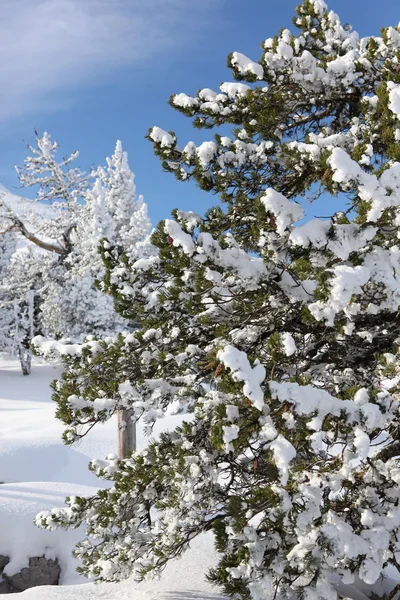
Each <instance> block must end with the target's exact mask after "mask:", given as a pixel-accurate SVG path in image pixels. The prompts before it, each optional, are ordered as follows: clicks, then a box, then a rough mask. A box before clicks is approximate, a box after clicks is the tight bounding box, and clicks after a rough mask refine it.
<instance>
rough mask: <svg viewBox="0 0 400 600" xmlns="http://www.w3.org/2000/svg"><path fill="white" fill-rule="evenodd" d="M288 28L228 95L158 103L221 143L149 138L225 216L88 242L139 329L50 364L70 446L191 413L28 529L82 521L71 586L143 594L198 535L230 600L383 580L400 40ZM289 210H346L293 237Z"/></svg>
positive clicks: (309, 20)
mask: <svg viewBox="0 0 400 600" xmlns="http://www.w3.org/2000/svg"><path fill="white" fill-rule="evenodd" d="M294 24H295V26H296V27H297V29H298V32H297V34H292V33H291V32H289V31H288V30H283V31H281V33H280V34H279V35H278V36H276V37H275V38H273V39H268V40H266V41H265V42H264V44H263V49H264V51H263V54H262V57H261V58H260V60H259V62H253V61H252V60H250V59H248V58H246V57H245V56H244V55H242V54H240V53H238V52H234V53H233V54H232V55H231V56H230V58H229V61H230V65H231V67H232V72H233V76H234V78H235V79H236V81H235V82H233V83H232V82H229V83H224V84H222V85H221V86H220V90H219V91H217V92H214V91H212V90H210V89H203V90H200V91H199V92H198V94H197V95H196V96H195V97H191V96H187V95H186V94H178V95H175V96H173V97H172V99H171V104H172V106H174V107H176V108H177V109H178V110H180V111H181V112H183V113H184V114H186V115H188V116H190V117H193V118H194V125H195V126H197V127H201V128H210V129H211V128H213V127H217V126H218V125H225V126H227V125H229V124H231V125H232V126H233V129H232V134H231V136H230V137H229V136H223V137H222V136H220V135H218V134H216V135H215V137H214V140H213V141H209V142H203V143H202V144H200V145H199V146H197V145H196V144H195V142H189V143H188V144H186V146H184V148H183V150H181V149H180V147H179V146H178V144H177V138H176V136H175V134H173V133H172V132H165V131H163V130H161V129H160V128H158V127H154V128H152V129H151V130H150V133H149V138H150V139H151V140H152V141H153V143H154V146H155V151H156V153H157V154H158V155H159V156H160V157H161V159H162V161H163V166H164V168H165V169H166V170H169V171H172V172H174V173H175V175H176V176H177V177H178V179H182V180H188V179H194V180H195V181H197V183H198V184H199V185H200V186H201V187H202V188H203V189H206V190H210V191H212V192H217V193H218V194H219V195H220V198H221V200H222V205H221V206H215V207H213V208H211V209H210V210H208V211H207V212H206V215H205V217H201V216H199V215H197V214H194V213H192V212H182V211H179V210H176V211H175V212H174V213H173V219H168V220H166V221H164V222H161V223H160V224H159V225H158V228H157V230H156V232H155V233H154V234H153V236H152V242H153V244H154V245H155V246H156V247H157V248H158V255H157V256H151V257H149V258H139V259H138V260H135V258H133V259H129V257H127V256H126V255H124V254H122V253H121V249H118V248H117V247H116V246H114V245H113V244H112V243H107V242H105V243H104V244H103V249H102V254H103V258H104V260H105V265H106V269H107V270H106V276H105V280H104V282H105V283H104V286H105V289H106V290H107V291H108V292H109V293H111V294H112V295H113V296H114V298H115V300H116V306H117V308H118V310H119V311H120V313H121V314H123V315H124V316H127V317H132V318H133V317H135V318H137V319H138V321H139V324H140V330H138V331H135V332H133V333H130V334H128V335H120V336H119V338H118V339H117V340H116V341H112V340H104V341H103V342H96V343H94V342H87V343H85V344H84V345H81V346H74V345H69V346H68V345H63V344H59V345H58V349H59V351H60V352H62V353H63V354H64V356H65V363H66V371H65V373H64V375H63V378H62V380H60V381H59V382H55V384H54V399H55V400H56V402H57V403H58V416H59V417H60V418H61V419H62V420H63V421H64V423H65V424H66V425H67V429H66V431H65V441H66V442H67V443H73V442H74V441H76V440H78V439H79V438H80V437H81V436H83V435H85V433H86V431H88V430H89V429H90V428H91V427H93V426H94V425H95V424H96V423H97V422H101V421H104V420H106V419H108V418H109V417H110V416H111V415H112V414H113V413H114V412H115V411H116V410H118V409H120V408H130V409H131V410H132V411H133V418H134V419H138V418H142V419H144V420H145V422H146V423H147V424H148V427H149V429H151V425H152V423H154V421H155V420H156V419H159V418H162V417H163V415H165V413H166V412H168V413H169V414H170V413H171V411H174V410H175V411H176V412H178V411H191V412H192V415H191V417H190V419H188V422H184V423H183V425H182V426H181V427H179V428H177V429H176V430H175V431H173V432H170V433H164V434H163V435H162V436H161V438H160V439H159V440H158V441H151V442H150V443H149V445H148V447H147V448H146V449H145V450H144V451H141V452H135V453H133V454H132V456H131V457H129V458H128V459H126V460H117V459H115V458H113V457H109V458H107V459H106V460H95V461H94V462H93V463H92V469H93V471H94V472H95V473H97V474H98V475H99V476H100V477H102V478H105V479H108V480H111V481H112V482H113V487H111V488H110V489H107V490H101V491H100V492H99V493H98V494H97V495H95V496H93V497H91V498H79V497H73V498H70V499H69V500H68V502H67V503H68V507H67V508H65V509H61V510H56V511H52V512H49V513H44V514H41V515H39V516H38V518H37V522H38V524H39V525H41V526H43V527H47V528H50V529H52V528H57V527H67V528H68V527H77V526H79V525H81V524H82V523H83V524H86V527H87V535H88V537H87V539H86V540H83V541H82V542H81V543H80V544H79V545H78V547H77V550H76V552H77V556H78V557H79V558H81V559H82V561H83V571H84V572H85V573H86V574H87V575H95V576H97V577H98V578H99V579H102V580H108V581H115V580H118V579H120V578H124V577H128V576H130V575H131V574H132V573H134V574H135V575H136V576H137V577H138V578H142V577H145V576H146V574H147V573H150V572H152V571H157V570H159V569H162V568H163V566H164V565H165V564H166V563H167V561H168V560H170V559H171V558H172V557H175V556H178V555H180V554H181V553H182V552H183V551H184V550H185V549H186V548H187V547H188V545H189V544H190V541H191V540H192V539H193V538H194V537H196V536H198V535H199V534H200V533H201V532H204V531H208V530H213V531H214V533H215V542H216V547H217V549H218V550H219V551H220V553H221V560H220V563H219V564H218V565H217V566H216V567H215V569H213V570H212V572H211V573H209V574H208V577H209V578H210V579H211V580H212V581H214V582H215V583H216V584H218V585H220V586H222V587H223V588H224V590H225V592H226V593H227V594H238V595H239V597H241V598H243V599H246V600H247V599H252V600H261V599H263V600H274V599H275V598H286V599H289V598H293V597H296V596H299V597H300V598H306V599H308V600H317V599H325V600H334V599H335V598H336V597H337V593H336V591H335V589H334V587H333V586H332V578H333V577H339V578H341V579H342V580H343V581H344V582H345V583H349V582H352V581H353V580H354V578H355V577H359V578H361V580H363V581H364V582H366V583H367V584H372V583H374V582H376V581H377V580H378V579H379V577H380V576H381V574H382V571H383V569H384V568H385V567H386V566H388V565H391V566H392V567H394V568H396V569H398V568H399V567H400V564H399V562H400V541H399V535H400V530H399V528H400V512H399V511H400V508H399V503H400V487H399V482H400V470H399V465H398V457H399V456H400V438H399V431H400V419H399V391H400V388H399V381H400V367H399V335H400V325H399V320H398V312H399V308H400V249H399V245H398V243H399V226H400V144H399V140H400V105H399V98H400V29H399V27H388V28H387V29H384V30H383V31H382V36H381V37H369V38H361V39H360V38H359V36H358V35H357V33H355V32H353V31H352V30H351V29H350V28H349V27H348V26H342V25H341V24H340V21H339V18H338V17H337V15H335V14H334V13H333V12H329V11H328V9H327V7H326V5H325V3H324V2H323V0H305V2H304V3H303V4H302V5H301V6H299V7H298V9H297V17H296V18H295V20H294ZM302 197H305V198H307V199H310V198H313V199H314V198H320V199H321V202H325V205H326V206H328V209H327V210H329V207H331V206H334V204H332V203H331V201H329V199H330V197H332V198H333V200H335V199H336V198H337V197H339V198H340V199H341V200H345V201H346V203H347V208H346V211H345V212H337V211H335V209H333V212H334V214H332V217H331V218H326V219H318V218H316V219H313V220H312V221H308V222H306V223H305V224H297V223H298V221H300V220H301V219H302V218H303V216H304V211H303V209H302V208H301V206H300V204H299V203H298V200H299V199H300V198H302ZM324 214H326V212H325V213H324ZM296 224H297V225H296ZM37 343H38V344H39V345H40V346H41V348H42V351H43V352H46V351H48V350H49V351H50V350H52V348H54V344H52V343H49V342H45V341H44V340H42V339H38V340H37Z"/></svg>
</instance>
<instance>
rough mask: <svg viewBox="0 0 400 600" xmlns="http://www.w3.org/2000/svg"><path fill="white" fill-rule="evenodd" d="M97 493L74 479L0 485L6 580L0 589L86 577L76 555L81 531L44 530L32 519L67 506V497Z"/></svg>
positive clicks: (0, 556)
mask: <svg viewBox="0 0 400 600" xmlns="http://www.w3.org/2000/svg"><path fill="white" fill-rule="evenodd" d="M95 492H96V489H95V488H92V487H89V486H83V485H76V484H71V483H53V482H51V483H49V482H38V483H12V484H3V485H0V532H1V536H0V567H2V569H0V572H1V577H2V580H3V584H4V582H5V583H6V584H7V585H2V586H1V588H0V593H3V594H4V593H9V592H10V591H15V590H18V591H21V590H25V589H27V588H29V587H33V586H38V585H55V584H57V583H60V584H66V583H77V582H84V581H85V580H84V579H83V578H82V577H81V576H80V575H78V574H77V573H76V567H77V566H78V562H77V561H76V560H75V559H74V558H73V557H72V550H73V548H74V546H75V544H76V542H77V541H78V540H79V539H80V538H81V537H82V531H81V530H71V531H63V530H59V531H54V532H52V531H43V530H39V529H38V528H37V527H35V525H34V523H33V520H34V518H35V516H36V515H37V513H39V512H41V511H46V510H50V509H52V508H53V507H55V506H63V505H64V498H65V497H66V496H72V495H79V496H81V495H91V494H93V493H95ZM7 587H8V588H9V591H8V592H7Z"/></svg>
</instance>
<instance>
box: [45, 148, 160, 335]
mask: <svg viewBox="0 0 400 600" xmlns="http://www.w3.org/2000/svg"><path fill="white" fill-rule="evenodd" d="M83 199H84V204H83V205H82V206H80V207H79V217H78V218H77V219H76V222H75V225H74V230H73V233H72V236H71V241H72V247H71V251H70V252H69V253H68V256H67V257H66V259H65V261H64V263H63V265H62V266H63V268H62V269H61V276H60V277H53V278H52V280H51V282H50V283H49V290H50V294H49V295H50V300H49V301H48V302H44V304H43V306H42V312H43V315H44V318H45V322H46V324H47V325H48V328H49V329H50V331H53V332H54V331H57V328H58V329H59V330H60V331H61V332H62V333H63V334H64V335H68V336H70V337H71V338H72V339H74V340H79V339H80V340H82V339H83V337H84V336H85V335H88V334H90V335H96V336H99V335H100V336H101V335H103V336H104V335H106V334H110V335H112V334H115V333H116V332H117V331H119V330H122V329H126V327H127V324H126V321H125V320H124V319H123V318H122V317H121V315H119V314H117V313H116V312H115V311H114V308H113V300H112V298H111V297H110V296H109V295H106V294H104V293H102V292H101V291H100V290H99V289H98V288H97V286H96V281H99V280H101V279H102V278H103V275H104V266H103V261H102V259H101V257H100V255H99V252H98V247H99V243H100V240H101V239H102V238H104V237H106V238H107V239H108V240H110V242H112V243H114V244H117V245H123V247H124V248H125V252H126V254H127V255H128V256H130V257H138V256H141V255H142V254H146V255H148V254H149V253H151V252H153V249H152V247H151V244H150V241H149V231H150V220H149V218H148V215H147V205H146V204H145V202H144V200H143V197H142V196H139V197H137V195H136V186H135V183H134V174H133V173H132V171H131V170H130V168H129V164H128V156H127V153H126V152H124V151H123V149H122V144H121V142H117V144H116V148H115V152H114V154H113V155H112V157H111V158H108V159H107V168H106V169H103V168H101V167H100V168H98V169H97V170H96V171H95V173H94V182H93V184H92V185H91V186H90V187H89V188H88V189H87V190H86V191H85V193H84V197H83Z"/></svg>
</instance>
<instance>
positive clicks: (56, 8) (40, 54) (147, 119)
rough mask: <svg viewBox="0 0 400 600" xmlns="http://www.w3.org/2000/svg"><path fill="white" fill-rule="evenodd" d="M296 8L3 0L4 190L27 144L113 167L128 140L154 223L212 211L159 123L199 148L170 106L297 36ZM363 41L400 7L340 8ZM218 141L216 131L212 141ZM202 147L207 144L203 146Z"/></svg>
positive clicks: (0, 143)
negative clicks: (165, 146) (180, 213)
mask: <svg viewBox="0 0 400 600" xmlns="http://www.w3.org/2000/svg"><path fill="white" fill-rule="evenodd" d="M297 4H298V1H296V0H278V1H275V0H195V1H193V0H1V4H0V81H1V89H0V183H3V184H4V185H5V186H7V187H8V188H9V189H11V190H13V189H14V186H16V185H17V184H18V182H17V179H16V176H15V173H14V165H15V164H22V162H23V159H24V157H25V154H26V152H25V148H24V144H23V140H27V141H29V142H32V141H33V140H34V134H33V131H34V129H37V130H38V131H40V132H42V131H44V130H47V131H49V133H51V134H52V136H53V137H54V138H55V139H56V140H57V141H58V142H59V144H60V147H61V152H62V154H64V153H66V152H69V151H71V150H75V149H78V150H79V151H80V158H79V164H80V166H81V167H82V168H86V167H88V166H89V165H97V164H104V161H105V157H106V156H108V155H110V154H111V153H112V151H113V147H114V144H115V141H116V140H117V139H121V140H122V142H123V145H124V148H125V150H127V151H128V154H129V162H130V165H131V168H132V170H133V171H134V172H135V174H136V184H137V189H138V192H139V193H142V194H144V196H145V200H146V202H147V203H148V207H149V214H150V217H151V219H152V221H153V223H154V224H155V223H156V222H157V221H158V220H159V219H161V218H165V217H167V216H168V215H169V214H170V212H171V210H172V209H173V208H174V207H179V208H182V209H184V210H190V209H191V210H196V211H197V212H200V213H203V212H204V210H205V209H206V208H207V207H209V206H210V205H212V204H213V203H214V201H215V198H213V197H212V196H210V194H205V193H204V192H201V191H200V190H198V189H197V188H196V187H195V186H194V184H191V183H189V184H185V183H181V182H178V181H176V180H175V179H174V177H173V176H172V175H171V174H168V173H163V172H162V170H161V166H160V163H159V160H158V158H156V157H155V156H154V155H153V150H152V146H151V144H150V143H149V142H148V141H147V140H145V139H144V136H145V135H146V133H147V129H148V127H150V126H152V125H158V126H160V127H162V128H163V129H167V130H171V129H172V130H175V131H176V132H177V133H178V139H179V140H180V143H181V145H183V143H185V142H186V141H189V140H190V139H193V140H195V141H196V140H200V135H203V134H202V133H200V132H198V131H196V130H193V129H192V128H191V125H190V121H189V120H188V119H186V118H185V117H183V116H181V115H180V114H178V113H176V112H175V111H174V110H173V109H172V108H170V107H169V105H168V104H167V100H168V98H169V96H170V95H171V94H172V93H179V92H186V93H189V94H192V93H195V92H196V91H197V89H199V88H203V87H211V88H214V89H215V88H217V86H218V85H219V84H220V83H221V82H222V81H230V80H232V77H231V74H230V71H229V70H228V69H227V68H226V56H227V55H228V53H229V52H232V51H234V50H237V51H239V52H242V53H243V54H246V55H248V56H249V57H251V58H252V59H253V60H258V58H259V56H260V53H261V50H260V44H261V42H262V40H263V39H265V38H266V37H271V36H273V35H274V34H275V33H277V32H278V31H279V29H280V28H281V27H289V28H292V29H293V26H292V24H291V18H292V16H293V14H294V8H295V6H296V5H297ZM329 7H330V8H331V9H332V10H334V11H335V12H337V13H338V14H339V15H340V17H341V20H342V22H348V23H351V24H352V25H353V27H354V28H355V29H356V30H358V31H359V32H360V34H361V35H370V34H378V32H379V28H380V27H382V26H385V25H396V24H397V23H398V22H399V20H400V4H399V2H398V0H381V1H380V2H377V1H376V0H332V1H331V2H329ZM208 135H209V133H208ZM202 139H203V138H202Z"/></svg>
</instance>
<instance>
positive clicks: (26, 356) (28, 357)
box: [18, 344, 32, 375]
mask: <svg viewBox="0 0 400 600" xmlns="http://www.w3.org/2000/svg"><path fill="white" fill-rule="evenodd" d="M18 355H19V362H20V363H21V369H22V374H23V375H30V374H31V365H32V351H31V349H30V348H25V346H24V345H23V344H20V345H19V347H18Z"/></svg>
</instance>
